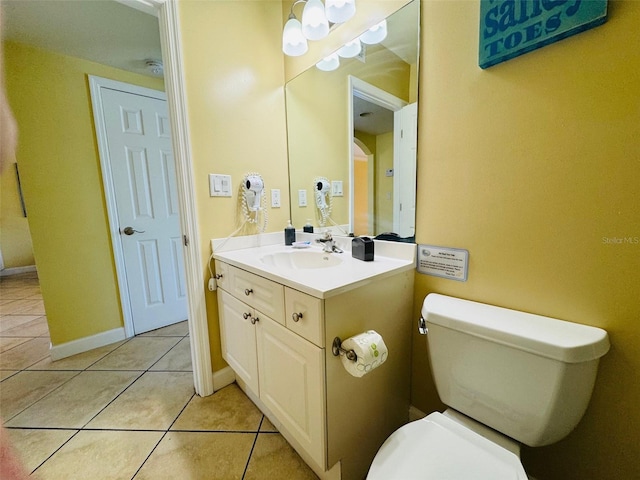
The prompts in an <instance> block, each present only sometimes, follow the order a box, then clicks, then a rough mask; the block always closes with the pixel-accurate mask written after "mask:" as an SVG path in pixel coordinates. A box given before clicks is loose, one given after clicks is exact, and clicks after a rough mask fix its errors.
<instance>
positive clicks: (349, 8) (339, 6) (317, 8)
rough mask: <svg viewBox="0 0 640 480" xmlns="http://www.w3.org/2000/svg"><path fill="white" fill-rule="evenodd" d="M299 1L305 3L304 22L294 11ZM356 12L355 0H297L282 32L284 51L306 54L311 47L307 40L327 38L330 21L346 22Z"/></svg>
mask: <svg viewBox="0 0 640 480" xmlns="http://www.w3.org/2000/svg"><path fill="white" fill-rule="evenodd" d="M299 3H302V4H304V8H303V10H302V22H301V21H300V20H298V18H297V17H296V16H295V14H294V13H293V7H295V6H296V5H297V4H299ZM355 12H356V1H355V0H325V3H324V4H323V3H322V0H296V1H295V2H293V4H292V5H291V10H290V11H289V19H288V20H287V23H286V24H285V26H284V30H283V32H282V51H283V52H284V53H285V54H286V55H289V56H291V57H296V56H299V55H304V54H305V53H306V52H307V50H308V49H309V46H308V44H307V40H321V39H323V38H325V37H326V36H327V35H328V34H329V28H330V23H329V22H331V24H336V23H343V22H346V21H347V20H349V19H350V18H351V17H353V15H354V14H355ZM356 55H357V54H356Z"/></svg>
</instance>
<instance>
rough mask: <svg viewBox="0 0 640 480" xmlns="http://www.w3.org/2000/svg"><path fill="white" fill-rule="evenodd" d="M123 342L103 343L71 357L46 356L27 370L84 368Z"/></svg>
mask: <svg viewBox="0 0 640 480" xmlns="http://www.w3.org/2000/svg"><path fill="white" fill-rule="evenodd" d="M123 343H125V341H124V340H123V341H122V342H116V343H112V344H110V345H105V346H104V347H100V348H94V349H93V350H89V351H88V352H84V353H79V354H77V355H73V356H71V357H66V358H61V359H60V360H56V361H53V360H51V357H47V358H45V359H44V360H41V361H40V362H38V363H35V364H33V365H31V366H30V367H29V368H28V369H27V370H84V369H86V368H87V367H90V366H91V365H93V364H94V363H96V362H97V361H98V360H100V359H101V358H103V357H104V356H106V355H107V354H108V353H110V352H112V351H114V350H115V349H116V348H118V347H119V346H120V345H122V344H123Z"/></svg>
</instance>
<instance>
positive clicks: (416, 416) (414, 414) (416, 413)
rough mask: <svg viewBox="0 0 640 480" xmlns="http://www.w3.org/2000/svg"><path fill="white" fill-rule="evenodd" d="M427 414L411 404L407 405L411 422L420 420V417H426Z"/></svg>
mask: <svg viewBox="0 0 640 480" xmlns="http://www.w3.org/2000/svg"><path fill="white" fill-rule="evenodd" d="M426 416H427V414H426V413H424V412H423V411H422V410H419V409H417V408H416V407H414V406H413V405H410V406H409V421H410V422H413V421H414V420H420V419H421V418H424V417H426Z"/></svg>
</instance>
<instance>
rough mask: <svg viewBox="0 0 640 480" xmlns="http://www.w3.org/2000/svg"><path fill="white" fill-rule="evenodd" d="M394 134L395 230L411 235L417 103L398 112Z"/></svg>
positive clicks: (413, 204)
mask: <svg viewBox="0 0 640 480" xmlns="http://www.w3.org/2000/svg"><path fill="white" fill-rule="evenodd" d="M394 136H395V138H396V139H399V141H397V148H396V149H395V152H394V159H393V163H394V166H393V200H394V201H393V231H394V232H396V233H397V234H398V235H400V236H401V237H412V236H413V235H415V234H416V187H415V185H416V157H417V149H418V104H417V103H412V104H410V105H407V106H406V107H403V108H402V109H400V110H398V111H397V112H395V114H394Z"/></svg>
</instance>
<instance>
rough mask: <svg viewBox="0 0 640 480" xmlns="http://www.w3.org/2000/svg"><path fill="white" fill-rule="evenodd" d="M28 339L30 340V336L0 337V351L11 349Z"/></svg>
mask: <svg viewBox="0 0 640 480" xmlns="http://www.w3.org/2000/svg"><path fill="white" fill-rule="evenodd" d="M29 340H31V338H30V337H0V353H2V352H6V351H7V350H11V349H12V348H13V347H17V346H18V345H20V344H22V343H24V342H28V341H29Z"/></svg>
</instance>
